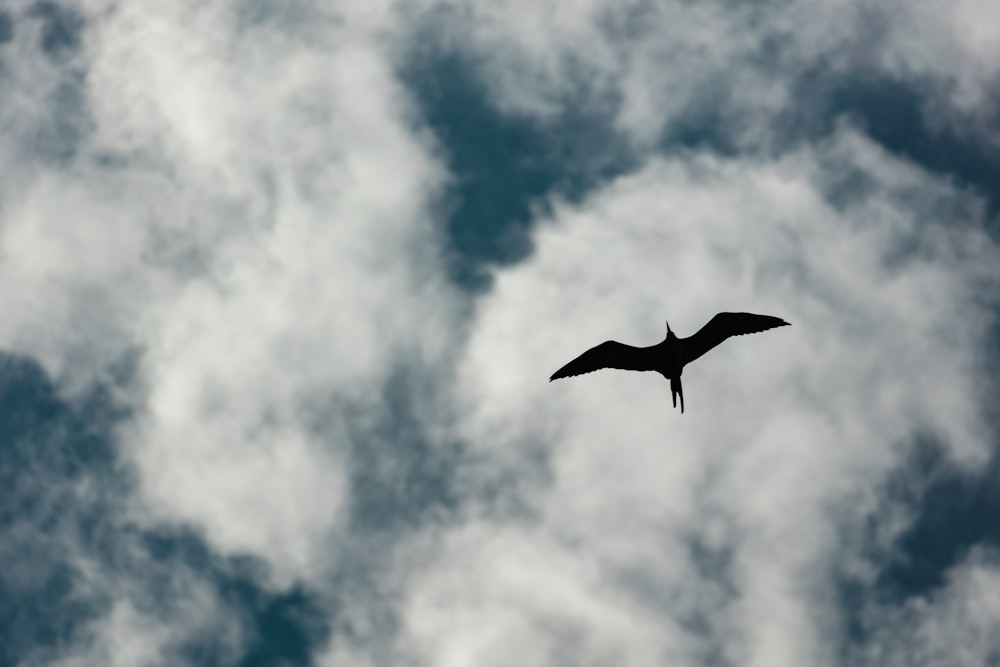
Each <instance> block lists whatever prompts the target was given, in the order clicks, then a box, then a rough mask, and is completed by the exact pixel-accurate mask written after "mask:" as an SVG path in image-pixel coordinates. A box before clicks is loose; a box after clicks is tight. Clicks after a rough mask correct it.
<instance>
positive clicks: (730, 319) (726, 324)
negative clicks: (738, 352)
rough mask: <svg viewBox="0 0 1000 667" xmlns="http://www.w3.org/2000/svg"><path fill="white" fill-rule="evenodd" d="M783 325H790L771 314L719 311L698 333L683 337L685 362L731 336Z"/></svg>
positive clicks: (682, 347) (682, 346)
mask: <svg viewBox="0 0 1000 667" xmlns="http://www.w3.org/2000/svg"><path fill="white" fill-rule="evenodd" d="M783 326H788V322H786V321H785V320H783V319H781V318H780V317H773V316H771V315H755V314H754V313H719V314H718V315H716V316H715V317H713V318H712V319H710V320H709V321H708V324H706V325H705V326H703V327H702V328H701V329H699V330H698V333H696V334H694V335H693V336H690V337H688V338H682V339H681V350H682V353H683V358H684V363H685V364H689V363H691V362H692V361H694V360H695V359H697V358H698V357H700V356H701V355H703V354H705V353H706V352H708V351H709V350H711V349H712V348H713V347H715V346H716V345H718V344H719V343H721V342H722V341H724V340H726V339H727V338H729V337H730V336H742V335H744V334H751V333H758V332H760V331H767V330H768V329H773V328H775V327H783Z"/></svg>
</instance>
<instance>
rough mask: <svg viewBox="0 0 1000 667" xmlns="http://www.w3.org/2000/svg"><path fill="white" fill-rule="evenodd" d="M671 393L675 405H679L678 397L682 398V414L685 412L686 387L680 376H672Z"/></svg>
mask: <svg viewBox="0 0 1000 667" xmlns="http://www.w3.org/2000/svg"><path fill="white" fill-rule="evenodd" d="M670 395H671V397H673V399H674V407H675V408H676V407H677V397H678V396H679V397H680V399H681V414H684V388H683V387H681V379H680V378H679V377H675V378H670Z"/></svg>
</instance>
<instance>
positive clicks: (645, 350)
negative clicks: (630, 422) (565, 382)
mask: <svg viewBox="0 0 1000 667" xmlns="http://www.w3.org/2000/svg"><path fill="white" fill-rule="evenodd" d="M666 324H667V337H666V338H664V339H663V340H662V341H661V342H659V343H657V344H656V345H651V346H649V347H633V346H632V345H625V344H624V343H619V342H618V341H616V340H608V341H604V342H603V343H601V344H600V345H596V346H594V347H592V348H590V349H589V350H587V351H586V352H584V353H583V354H581V355H580V356H578V357H577V358H576V359H574V360H573V361H571V362H569V363H568V364H566V365H565V366H563V367H562V368H560V369H559V370H557V371H556V372H555V373H553V374H552V376H551V377H550V378H549V382H552V381H553V380H558V379H560V378H566V377H572V376H574V375H583V374H584V373H591V372H593V371H596V370H600V369H602V368H620V369H622V370H626V371H654V372H656V373H659V374H660V375H662V376H663V377H664V378H666V379H667V380H670V395H671V398H673V402H674V408H676V407H677V399H678V398H680V400H681V414H684V389H683V387H682V386H681V373H682V372H683V371H684V367H685V366H686V365H688V364H690V363H691V362H692V361H694V360H695V359H698V358H699V357H701V356H702V355H703V354H705V353H706V352H708V351H709V350H711V349H712V348H713V347H715V346H716V345H718V344H719V343H721V342H722V341H724V340H726V339H727V338H729V337H730V336H742V335H743V334H751V333H758V332H761V331H767V330H768V329H774V328H776V327H784V326H790V325H789V323H788V322H786V321H785V320H783V319H781V318H780V317H774V316H772V315H756V314H754V313H718V314H716V315H715V316H714V317H713V318H712V319H710V320H709V321H708V323H707V324H705V326H703V327H702V328H701V329H699V330H698V333H696V334H694V335H693V336H689V337H687V338H678V337H677V335H676V334H674V332H673V331H671V329H670V322H669V321H667V322H666Z"/></svg>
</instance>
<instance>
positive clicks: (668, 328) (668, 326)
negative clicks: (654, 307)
mask: <svg viewBox="0 0 1000 667" xmlns="http://www.w3.org/2000/svg"><path fill="white" fill-rule="evenodd" d="M666 324H667V333H670V322H667V323H666Z"/></svg>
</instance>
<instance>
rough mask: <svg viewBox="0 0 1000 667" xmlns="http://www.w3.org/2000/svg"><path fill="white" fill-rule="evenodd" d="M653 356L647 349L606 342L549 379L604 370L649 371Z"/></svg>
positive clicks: (585, 353) (651, 367) (613, 341)
mask: <svg viewBox="0 0 1000 667" xmlns="http://www.w3.org/2000/svg"><path fill="white" fill-rule="evenodd" d="M653 362H654V359H653V355H652V353H650V352H649V348H646V347H633V346H631V345H625V344H624V343H619V342H618V341H615V340H608V341H604V342H603V343H601V344H600V345H597V346H595V347H592V348H590V349H589V350H587V351H586V352H584V353H583V354H581V355H580V356H579V357H577V358H576V359H574V360H573V361H571V362H569V363H568V364H566V365H565V366H563V367H562V368H560V369H559V370H557V371H556V372H555V373H553V374H552V377H550V378H549V382H551V381H552V380H558V379H559V378H565V377H571V376H573V375H582V374H583V373H590V372H592V371H596V370H600V369H602V368H620V369H622V370H626V371H648V370H652V369H653Z"/></svg>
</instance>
